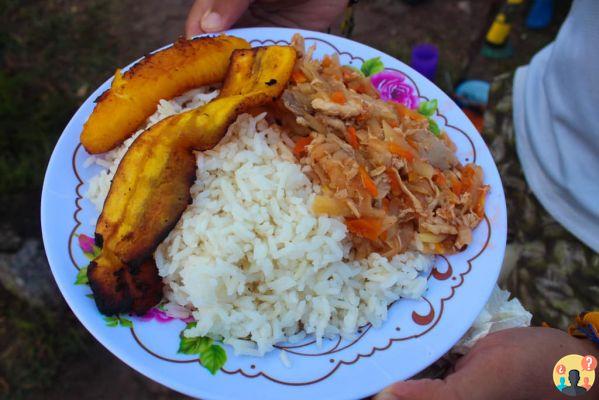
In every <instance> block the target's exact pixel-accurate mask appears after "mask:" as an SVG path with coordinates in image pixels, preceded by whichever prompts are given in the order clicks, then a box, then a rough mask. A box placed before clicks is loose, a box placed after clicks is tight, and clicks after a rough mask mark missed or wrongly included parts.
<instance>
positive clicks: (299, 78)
mask: <svg viewBox="0 0 599 400" xmlns="http://www.w3.org/2000/svg"><path fill="white" fill-rule="evenodd" d="M291 80H292V81H293V82H295V83H304V82H308V78H307V77H306V75H305V74H304V73H303V72H302V71H301V70H299V69H296V70H295V71H293V73H292V74H291Z"/></svg>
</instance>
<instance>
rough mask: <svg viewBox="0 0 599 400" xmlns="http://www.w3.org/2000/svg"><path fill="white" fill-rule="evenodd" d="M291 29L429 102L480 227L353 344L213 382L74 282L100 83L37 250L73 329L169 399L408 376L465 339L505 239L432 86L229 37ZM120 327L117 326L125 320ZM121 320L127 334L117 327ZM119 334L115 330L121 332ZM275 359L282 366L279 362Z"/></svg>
mask: <svg viewBox="0 0 599 400" xmlns="http://www.w3.org/2000/svg"><path fill="white" fill-rule="evenodd" d="M295 32H300V33H301V34H302V35H303V36H304V37H305V38H306V44H307V45H311V44H316V45H317V51H316V53H315V55H316V56H317V57H322V56H324V55H325V54H332V53H337V54H339V58H340V60H341V62H342V63H343V64H350V65H353V66H355V67H357V68H360V67H361V65H362V63H363V62H364V61H365V60H369V59H372V58H374V57H380V60H381V61H382V62H383V64H384V66H385V68H386V72H385V73H386V75H382V76H378V77H376V75H374V76H375V78H373V79H375V81H376V82H377V85H378V86H379V88H380V90H381V91H382V92H383V93H384V94H385V93H386V94H387V95H390V96H392V97H394V98H395V100H397V101H402V102H404V103H406V104H407V105H409V106H412V107H415V106H416V105H417V104H418V103H419V102H421V101H426V100H429V99H437V100H438V102H439V109H438V111H437V113H436V115H435V116H434V119H435V120H436V122H437V123H438V125H439V126H440V127H441V129H443V130H445V131H446V132H447V133H448V135H449V136H450V137H451V139H452V140H453V141H454V142H455V143H456V145H457V147H458V152H457V153H458V157H459V159H460V160H461V161H462V162H472V161H473V162H475V163H477V164H478V165H480V166H481V167H482V168H483V170H484V175H485V183H487V184H488V185H490V188H491V189H490V193H489V195H488V199H487V203H486V208H485V212H486V215H485V218H484V219H483V221H482V222H481V223H480V225H479V227H478V228H477V229H476V230H475V231H474V235H473V241H472V244H471V245H470V246H468V248H467V249H466V250H465V251H464V252H462V253H460V254H456V255H453V256H450V257H447V258H445V257H438V258H437V260H436V264H435V269H434V270H433V272H432V274H431V276H430V278H429V289H428V291H427V292H426V294H425V296H423V298H422V299H420V300H418V301H416V300H401V301H399V302H397V303H396V304H394V305H393V306H392V307H391V309H390V312H389V317H388V320H387V321H386V322H385V323H384V324H383V325H382V327H380V328H377V329H375V328H372V327H369V326H365V327H363V328H362V330H361V332H360V333H359V334H358V335H357V337H356V338H355V339H354V340H351V341H344V340H328V341H325V342H324V345H323V346H322V347H321V348H318V347H316V345H315V344H313V341H311V340H307V341H306V342H304V343H302V344H301V345H297V344H296V345H294V346H288V347H285V346H282V347H281V349H280V350H275V351H273V352H271V353H269V354H267V355H266V356H265V357H263V358H256V357H248V356H235V355H233V352H232V350H231V348H228V347H227V346H225V348H226V351H227V354H228V360H227V362H226V364H225V366H224V367H223V368H222V369H221V370H220V371H219V372H218V373H217V374H216V375H214V376H213V375H210V373H209V372H208V371H207V370H206V369H204V368H203V367H202V366H201V365H200V364H199V363H198V359H197V357H192V356H186V355H183V354H178V353H177V350H178V347H179V333H180V332H181V330H182V329H183V328H184V327H185V323H184V322H183V321H179V320H169V321H165V320H164V319H165V318H163V317H164V315H163V314H162V313H160V312H159V311H155V312H153V313H152V314H153V317H151V316H149V317H148V318H138V317H130V316H126V318H127V319H126V320H122V324H121V325H118V326H110V325H115V324H117V323H118V321H114V320H108V321H107V320H106V319H105V318H104V317H103V316H102V315H101V314H100V313H99V312H98V310H97V309H96V306H95V304H94V301H93V300H92V299H91V298H89V296H88V295H89V293H90V289H89V287H88V286H87V285H75V284H74V283H75V280H76V277H77V272H78V270H79V268H81V267H85V266H86V265H87V264H88V260H87V258H86V257H85V255H84V253H83V251H82V249H81V248H80V246H79V245H78V240H77V237H76V235H78V234H87V235H90V236H93V232H94V227H95V226H94V225H95V221H96V219H97V217H98V213H97V212H96V210H95V208H94V207H93V205H92V204H91V203H90V202H89V201H88V200H86V199H85V198H84V197H83V194H84V193H85V192H86V190H87V185H88V183H87V182H88V180H89V179H90V177H92V176H93V175H94V174H96V173H98V170H99V167H97V166H96V167H87V168H86V167H84V165H83V163H84V161H85V160H86V158H87V157H88V154H87V153H86V152H85V150H84V149H83V147H82V146H81V144H80V143H79V134H80V132H81V128H82V125H83V123H84V122H85V121H86V120H87V117H88V116H89V114H90V113H91V111H92V109H93V107H94V103H93V101H94V99H95V98H96V97H98V95H100V94H101V93H102V92H103V91H104V90H106V89H107V88H108V87H109V85H110V80H108V81H106V82H104V84H103V85H102V86H100V87H99V88H98V89H97V90H96V91H95V92H94V93H92V95H91V96H90V97H89V98H88V99H87V100H86V101H85V103H83V105H82V106H81V108H79V110H78V111H77V112H76V113H75V115H74V116H73V118H72V119H71V121H70V122H69V124H68V125H67V127H66V128H65V130H64V132H63V133H62V136H61V137H60V140H59V141H58V143H57V145H56V148H55V149H54V152H53V154H52V158H51V159H50V163H49V165H48V169H47V171H46V177H45V181H44V187H43V193H42V202H41V216H42V217H41V219H42V221H41V222H42V232H43V237H44V244H45V247H46V253H47V255H48V260H49V262H50V266H51V268H52V273H53V274H54V278H55V279H56V282H57V283H58V286H59V288H60V290H61V292H62V294H63V296H64V297H65V299H66V301H67V303H68V304H69V306H70V307H71V309H72V310H73V312H74V313H75V315H77V317H78V318H79V320H80V321H81V322H82V323H83V325H84V326H85V327H86V328H87V329H88V330H89V331H90V332H91V333H92V334H93V335H94V336H95V337H96V339H98V340H99V341H100V342H101V343H102V344H103V345H104V346H106V348H108V349H109V350H110V351H111V352H113V353H114V354H115V355H116V356H117V357H119V358H120V359H121V360H123V361H124V362H125V363H127V364H128V365H130V366H131V367H132V368H135V369H136V370H137V371H139V372H141V373H142V374H144V375H146V376H148V377H149V378H151V379H154V380H155V381H157V382H160V383H162V384H164V385H166V386H168V387H170V388H172V389H174V390H177V391H179V392H182V393H185V394H188V395H191V396H196V397H200V398H205V399H242V398H243V399H261V400H266V399H316V398H322V399H354V398H361V397H365V396H368V395H371V394H373V393H375V392H377V391H379V390H380V389H382V388H383V387H385V386H386V385H388V384H390V383H392V382H394V381H397V380H401V379H407V378H409V377H411V376H413V375H414V374H416V373H418V372H419V371H421V370H422V369H424V368H425V367H427V366H428V365H430V364H431V363H433V362H434V361H435V360H437V359H438V358H439V357H441V356H442V355H443V354H444V353H445V352H446V351H447V350H449V349H450V348H451V347H452V346H453V345H454V344H455V343H456V342H457V341H458V340H459V338H460V337H461V336H462V335H463V334H464V333H465V332H466V330H467V329H468V328H469V327H470V325H471V324H472V322H473V321H474V319H475V317H476V316H477V314H478V313H479V312H480V310H481V309H482V307H483V306H484V304H485V302H486V301H487V299H488V297H489V295H490V293H491V290H492V288H493V285H494V284H495V281H496V279H497V276H498V273H499V270H500V267H501V262H502V259H503V254H504V250H505V241H506V231H507V223H506V210H505V199H504V194H503V188H502V186H501V181H500V178H499V174H498V172H497V169H496V167H495V164H494V163H493V159H492V158H491V154H490V153H489V151H488V149H487V147H486V146H485V143H484V142H483V140H482V139H481V137H480V135H479V133H478V132H477V131H476V130H475V128H474V127H473V126H472V124H471V123H470V121H469V120H468V118H467V117H466V116H465V115H464V114H463V113H462V112H461V111H460V109H459V108H458V107H457V106H456V104H455V103H454V102H453V101H452V100H451V99H450V98H449V97H448V96H447V95H445V94H444V93H443V92H442V91H441V90H440V89H438V88H437V87H436V86H435V85H434V84H433V83H431V82H430V81H428V80H427V79H426V78H424V77H422V76H421V75H420V74H418V73H417V72H415V71H414V70H412V69H411V68H410V67H408V66H406V65H405V64H403V63H401V62H399V61H397V60H396V59H394V58H392V57H390V56H388V55H386V54H384V53H381V52H380V51H377V50H375V49H373V48H370V47H367V46H364V45H362V44H359V43H356V42H353V41H350V40H347V39H343V38H339V37H336V36H331V35H326V34H322V33H317V32H310V31H298V30H290V29H279V28H254V29H239V30H232V31H230V32H229V33H230V34H232V35H236V36H240V37H242V38H245V39H247V40H248V41H250V42H251V43H252V45H254V46H260V45H269V44H273V43H277V44H283V43H288V42H289V41H290V39H291V37H292V35H293V34H294V33H295ZM123 321H124V322H123ZM127 321H131V326H127V325H129V324H128V323H127ZM123 325H124V326H123ZM280 352H285V354H286V356H287V358H288V359H289V362H290V363H291V367H290V368H287V367H285V366H284V365H283V363H282V361H281V359H280Z"/></svg>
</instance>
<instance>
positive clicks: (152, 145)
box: [88, 46, 296, 313]
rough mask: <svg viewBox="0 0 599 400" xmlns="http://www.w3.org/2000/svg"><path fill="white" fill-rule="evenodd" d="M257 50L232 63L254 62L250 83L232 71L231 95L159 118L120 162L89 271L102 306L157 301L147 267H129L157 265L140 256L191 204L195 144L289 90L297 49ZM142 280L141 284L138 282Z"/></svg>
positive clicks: (111, 308) (202, 144) (132, 306)
mask: <svg viewBox="0 0 599 400" xmlns="http://www.w3.org/2000/svg"><path fill="white" fill-rule="evenodd" d="M251 52H252V53H253V56H248V55H247V54H246V53H245V52H244V53H237V52H236V53H235V54H243V56H236V55H234V56H233V57H232V64H231V65H232V68H236V71H238V73H240V74H246V72H245V71H247V68H248V67H251V68H250V69H251V71H252V73H251V80H250V82H251V84H247V82H248V80H246V79H237V78H233V76H235V75H234V74H229V75H228V78H227V80H226V82H225V87H228V89H227V90H228V93H229V95H225V96H223V95H221V96H219V98H217V99H215V100H213V101H211V102H210V103H208V104H206V105H204V106H202V107H199V108H197V109H194V110H190V111H187V112H185V113H181V114H177V115H173V116H171V117H168V118H166V119H164V120H162V121H160V122H159V123H157V124H155V125H154V126H152V127H151V128H149V129H148V130H146V131H145V132H143V133H142V134H141V135H140V136H139V137H138V138H137V139H136V140H135V142H134V143H133V145H132V146H131V147H130V148H129V150H128V152H127V154H126V155H125V157H124V158H123V159H122V161H121V163H120V164H119V167H118V169H117V172H116V174H115V176H114V179H113V181H112V185H111V188H110V191H109V193H108V197H107V199H106V201H105V204H104V209H103V210H102V214H101V215H100V218H99V220H98V223H97V227H96V238H97V241H98V242H99V243H98V244H102V246H103V249H102V255H101V256H100V257H99V258H98V259H97V260H96V261H94V262H93V263H92V264H91V265H90V268H89V269H88V277H89V280H90V285H91V287H92V291H93V292H94V297H95V298H96V303H97V304H98V309H99V310H100V311H101V312H103V313H116V312H125V311H131V310H133V311H135V312H141V310H143V309H144V307H147V308H150V307H151V306H152V305H154V304H155V303H156V302H157V301H158V300H159V298H158V300H155V297H152V296H153V295H154V294H155V293H156V292H155V290H154V289H156V285H155V283H152V282H154V281H153V276H154V275H152V274H151V273H150V272H148V271H146V270H143V271H145V273H144V274H142V275H139V273H132V271H134V270H132V269H131V267H130V266H134V265H141V266H144V268H148V269H151V267H152V268H153V269H154V270H155V269H156V267H155V266H151V265H149V264H146V263H145V262H140V260H151V257H152V253H153V252H154V250H155V249H156V247H157V245H158V244H159V243H160V242H161V241H162V240H163V239H164V237H165V236H166V235H168V232H169V231H170V230H171V229H172V227H173V226H174V225H175V224H176V222H177V221H178V219H179V218H180V216H181V214H182V213H183V211H184V210H185V207H186V206H187V204H188V203H189V200H190V194H189V188H190V187H191V185H192V184H193V181H194V175H195V155H194V154H193V150H207V149H211V148H213V147H214V146H215V145H216V144H217V143H218V142H219V141H220V140H221V139H222V137H223V136H224V135H225V133H226V131H227V128H228V127H229V125H230V124H231V122H233V121H234V120H235V118H236V117H237V116H238V115H239V114H240V113H243V112H246V111H248V110H250V109H253V108H255V107H259V106H263V105H266V104H269V103H271V102H272V101H273V100H275V99H276V98H277V97H278V96H280V94H281V93H282V91H283V90H284V88H285V86H286V84H287V81H288V80H289V77H290V75H291V72H292V70H293V65H294V63H295V59H296V53H295V50H294V49H293V48H291V47H285V46H270V47H263V48H256V49H252V51H251ZM248 59H251V60H253V61H252V65H249V64H248V63H247V60H248ZM237 63H242V64H243V66H242V67H239V65H238V64H237ZM237 67H239V68H237ZM244 68H245V69H244ZM226 93H227V92H226ZM226 93H225V94H226ZM231 93H235V94H231ZM156 274H157V272H156ZM142 277H143V279H142ZM136 279H137V281H139V282H142V284H141V285H138V284H134V283H135V282H137V281H136ZM148 282H150V283H148ZM146 284H147V285H148V286H147V288H145V287H144V285H146ZM135 289H139V292H136V291H135ZM144 293H145V295H147V296H148V297H144ZM148 298H151V299H150V300H147V299H148ZM146 300H147V302H146Z"/></svg>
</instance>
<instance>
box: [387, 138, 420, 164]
mask: <svg viewBox="0 0 599 400" xmlns="http://www.w3.org/2000/svg"><path fill="white" fill-rule="evenodd" d="M387 148H388V149H389V152H391V154H394V155H396V156H400V157H403V158H405V159H406V160H408V161H413V160H414V154H413V153H412V151H411V150H409V149H407V148H405V147H403V146H400V145H398V144H397V143H393V142H390V143H387Z"/></svg>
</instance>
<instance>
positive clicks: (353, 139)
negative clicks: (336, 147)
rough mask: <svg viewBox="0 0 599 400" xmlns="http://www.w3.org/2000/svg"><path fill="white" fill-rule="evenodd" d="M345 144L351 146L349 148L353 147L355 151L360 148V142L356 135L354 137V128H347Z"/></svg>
mask: <svg viewBox="0 0 599 400" xmlns="http://www.w3.org/2000/svg"><path fill="white" fill-rule="evenodd" d="M347 142H348V143H349V144H350V145H351V147H353V148H354V149H356V150H358V148H359V147H360V142H358V135H356V128H354V127H353V126H350V127H349V128H347Z"/></svg>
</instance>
